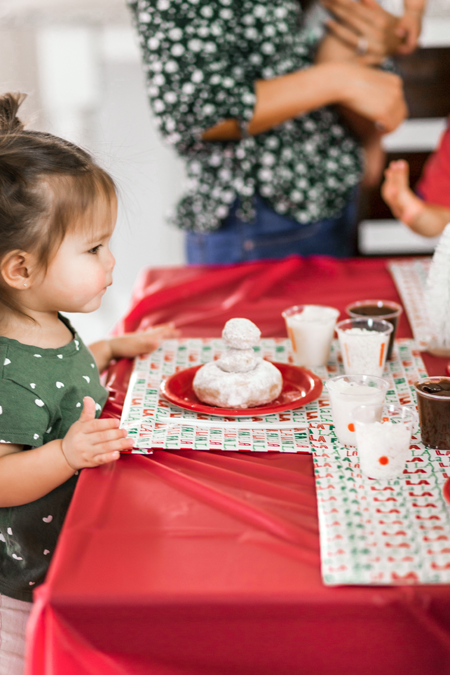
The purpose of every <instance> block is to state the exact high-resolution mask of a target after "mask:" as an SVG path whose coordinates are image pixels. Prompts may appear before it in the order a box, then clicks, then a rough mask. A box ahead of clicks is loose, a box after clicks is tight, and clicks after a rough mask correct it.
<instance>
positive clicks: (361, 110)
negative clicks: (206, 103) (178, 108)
mask: <svg viewBox="0 0 450 675" xmlns="http://www.w3.org/2000/svg"><path fill="white" fill-rule="evenodd" d="M255 91H256V105H255V108H254V114H253V118H252V119H251V120H250V122H249V124H248V127H247V130H248V133H250V134H252V135H256V134H260V133H263V132H264V131H268V130H269V129H271V128H272V127H275V126H277V125H278V124H281V123H282V122H285V121H286V120H289V119H293V118H294V117H297V116H299V115H302V114H304V113H306V112H309V111H311V110H316V109H317V108H321V107H323V106H326V105H331V104H341V105H344V106H346V107H348V108H350V109H351V110H353V111H354V112H355V113H357V114H359V115H361V116H362V117H364V118H366V119H368V120H371V121H373V122H377V123H378V124H379V125H382V126H383V128H384V131H386V132H388V131H393V130H394V129H396V128H397V126H398V125H399V124H400V123H401V122H402V121H403V119H404V118H405V116H406V112H407V110H406V104H405V101H404V98H403V85H402V81H401V79H400V78H399V77H397V76H396V75H392V74H391V73H384V72H381V71H377V70H373V69H371V68H366V67H363V66H359V65H357V64H354V63H348V62H342V63H324V64H319V65H316V66H312V67H311V68H308V69H305V70H301V71H296V72H294V73H289V74H288V75H282V76H280V77H277V78H273V79H271V80H258V81H257V82H256V83H255ZM239 137H240V131H239V126H238V123H237V121H236V120H225V121H224V122H222V123H220V124H217V125H215V126H214V127H211V128H210V129H208V130H207V131H205V132H204V134H203V140H206V141H216V140H229V139H236V138H239Z"/></svg>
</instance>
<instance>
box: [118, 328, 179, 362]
mask: <svg viewBox="0 0 450 675" xmlns="http://www.w3.org/2000/svg"><path fill="white" fill-rule="evenodd" d="M179 334H180V331H179V330H177V329H176V328H175V326H174V324H173V323H163V324H161V325H159V326H154V327H152V328H149V329H148V330H145V331H142V332H139V333H125V335H120V336H118V337H113V338H111V340H110V345H111V352H112V354H113V357H112V358H114V359H121V358H128V359H130V358H133V357H134V356H139V355H140V354H149V353H150V352H153V351H154V350H155V349H157V348H158V346H159V343H160V342H161V340H167V339H169V338H175V337H178V335H179Z"/></svg>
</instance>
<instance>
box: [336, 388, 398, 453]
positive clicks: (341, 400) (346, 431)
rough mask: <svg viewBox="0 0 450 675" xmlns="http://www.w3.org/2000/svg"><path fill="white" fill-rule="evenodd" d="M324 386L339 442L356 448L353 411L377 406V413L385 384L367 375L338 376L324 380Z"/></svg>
mask: <svg viewBox="0 0 450 675" xmlns="http://www.w3.org/2000/svg"><path fill="white" fill-rule="evenodd" d="M325 386H326V388H327V391H328V393H329V395H330V404H331V412H332V413H333V423H334V432H335V434H336V436H337V439H338V441H339V443H342V444H343V445H356V437H355V425H354V423H353V411H354V410H355V408H358V407H359V406H361V405H362V404H373V405H377V406H378V407H379V409H380V411H381V408H382V407H383V404H384V399H385V397H386V391H387V390H388V387H389V382H388V381H387V380H383V379H382V378H381V377H372V376H371V375H338V376H337V377H332V378H331V379H329V380H327V381H326V382H325Z"/></svg>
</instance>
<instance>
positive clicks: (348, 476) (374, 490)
mask: <svg viewBox="0 0 450 675" xmlns="http://www.w3.org/2000/svg"><path fill="white" fill-rule="evenodd" d="M310 440H311V444H312V446H313V448H314V451H313V456H314V466H315V473H316V490H317V501H318V511H319V527H320V551H321V565H322V578H323V581H324V582H325V584H327V585H336V584H405V583H412V584H416V583H426V584H436V583H446V584H448V583H450V512H449V509H448V507H447V505H446V502H445V501H444V498H443V496H442V486H443V484H444V483H445V481H446V480H447V478H449V477H450V454H449V453H447V452H446V451H439V450H429V449H427V448H425V446H424V445H423V444H422V443H421V442H420V441H419V439H418V438H417V437H413V439H412V445H411V455H410V459H409V460H408V461H407V469H405V471H404V472H403V476H402V477H401V478H399V479H396V480H390V481H381V480H372V479H370V478H366V477H365V476H363V475H362V474H361V471H360V469H359V462H358V453H357V450H356V449H354V448H347V447H345V446H343V445H340V444H339V443H338V442H337V439H336V438H335V436H334V433H333V430H332V428H331V427H327V426H326V425H316V427H311V428H310Z"/></svg>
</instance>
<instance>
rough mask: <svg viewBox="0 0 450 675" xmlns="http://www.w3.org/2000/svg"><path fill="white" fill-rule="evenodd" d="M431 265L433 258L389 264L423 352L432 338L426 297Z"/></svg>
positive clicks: (388, 266)
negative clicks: (426, 285) (425, 292)
mask: <svg viewBox="0 0 450 675" xmlns="http://www.w3.org/2000/svg"><path fill="white" fill-rule="evenodd" d="M430 264H431V258H421V259H420V260H404V261H399V262H397V261H391V262H389V263H388V264H387V268H388V270H389V272H390V273H391V274H392V277H393V279H394V282H395V285H396V286H397V290H398V292H399V295H400V297H401V299H402V302H403V306H404V308H405V311H406V314H407V316H408V320H409V323H410V326H411V330H412V333H413V336H414V339H415V341H416V343H417V346H418V348H419V349H420V350H421V351H426V349H427V347H428V342H429V340H430V337H431V335H430V327H429V322H428V314H427V309H426V305H425V295H424V291H425V284H426V281H427V277H428V272H429V270H430Z"/></svg>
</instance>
